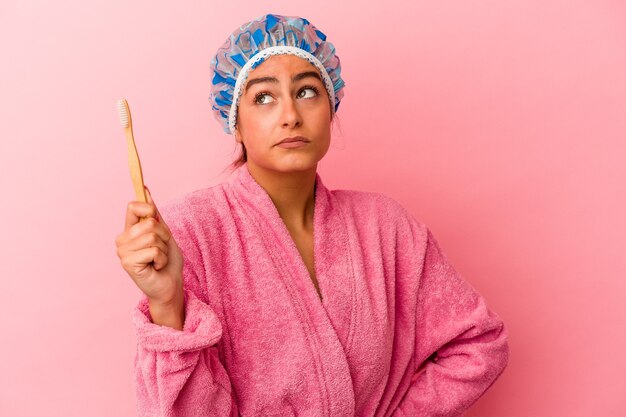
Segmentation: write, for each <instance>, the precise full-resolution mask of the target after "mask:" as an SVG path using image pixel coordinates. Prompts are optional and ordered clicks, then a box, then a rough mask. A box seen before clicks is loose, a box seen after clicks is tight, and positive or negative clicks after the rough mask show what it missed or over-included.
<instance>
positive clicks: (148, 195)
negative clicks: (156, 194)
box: [143, 185, 163, 222]
mask: <svg viewBox="0 0 626 417" xmlns="http://www.w3.org/2000/svg"><path fill="white" fill-rule="evenodd" d="M143 188H145V189H146V198H147V199H148V203H150V204H151V205H153V206H154V209H155V210H156V220H157V221H159V222H161V219H162V218H163V217H162V216H161V213H160V212H159V209H158V207H157V206H156V204H155V203H154V200H153V199H152V194H150V190H149V189H148V187H147V186H146V185H144V186H143Z"/></svg>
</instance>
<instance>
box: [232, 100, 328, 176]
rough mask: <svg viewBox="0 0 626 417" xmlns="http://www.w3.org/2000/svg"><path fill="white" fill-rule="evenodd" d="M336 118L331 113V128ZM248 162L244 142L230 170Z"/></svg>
mask: <svg viewBox="0 0 626 417" xmlns="http://www.w3.org/2000/svg"><path fill="white" fill-rule="evenodd" d="M336 118H337V113H336V112H332V111H331V112H330V122H331V127H332V123H333V122H334V121H335V119H336ZM236 120H237V121H239V115H237V119H236ZM235 128H236V127H235ZM247 160H248V152H247V151H246V146H245V145H244V144H243V142H241V152H240V153H239V157H238V158H237V159H235V160H234V161H233V162H232V163H231V164H230V165H229V168H230V169H231V170H235V169H237V168H239V167H240V166H242V165H243V164H245V163H246V161H247Z"/></svg>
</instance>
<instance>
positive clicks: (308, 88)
mask: <svg viewBox="0 0 626 417" xmlns="http://www.w3.org/2000/svg"><path fill="white" fill-rule="evenodd" d="M306 90H313V91H314V92H315V95H313V96H311V97H303V98H312V97H315V96H317V95H319V93H320V91H319V90H318V89H317V88H316V87H313V86H312V85H306V86H304V87H302V90H300V93H301V92H303V91H306ZM298 95H300V94H298Z"/></svg>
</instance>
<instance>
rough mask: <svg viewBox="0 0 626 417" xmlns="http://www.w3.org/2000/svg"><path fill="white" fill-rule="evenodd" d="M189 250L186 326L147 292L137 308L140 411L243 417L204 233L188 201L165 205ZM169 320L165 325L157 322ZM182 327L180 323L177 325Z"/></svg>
mask: <svg viewBox="0 0 626 417" xmlns="http://www.w3.org/2000/svg"><path fill="white" fill-rule="evenodd" d="M161 211H162V213H163V217H164V219H166V220H167V223H168V224H169V225H170V229H171V232H172V236H173V237H174V239H175V240H176V243H177V244H178V246H179V247H180V250H181V252H182V254H183V258H184V264H183V293H184V295H183V317H184V322H183V323H182V329H180V327H179V326H178V325H175V326H171V327H168V326H167V325H166V324H167V323H168V322H170V323H177V322H178V321H179V320H170V321H168V320H167V319H164V318H163V317H155V318H154V319H155V320H154V321H153V317H152V314H151V312H152V313H155V312H156V313H157V315H158V314H160V313H158V311H159V310H158V309H154V307H153V306H152V309H151V306H150V304H149V301H148V299H147V298H146V297H144V299H142V300H141V301H140V302H139V304H138V305H137V307H136V308H135V309H134V311H133V323H134V325H135V329H136V333H137V351H136V356H135V391H136V399H137V411H138V415H139V416H172V417H174V416H181V417H182V416H185V417H187V416H198V417H199V416H220V417H227V416H238V408H237V404H236V402H235V398H234V394H233V392H232V387H231V382H230V378H229V376H228V374H227V371H226V369H225V368H224V366H223V364H222V363H221V361H220V357H219V356H220V355H219V351H218V347H217V343H218V341H219V340H220V339H221V337H222V325H221V323H220V320H219V318H218V316H217V315H216V313H215V312H214V310H213V309H212V308H211V306H210V305H209V297H212V296H219V294H209V293H208V291H207V282H206V277H205V267H204V264H203V259H202V254H201V253H200V249H199V247H198V243H197V242H198V240H199V238H204V237H202V236H200V237H199V236H195V235H193V233H194V232H193V230H194V229H193V228H192V227H191V223H192V222H193V221H194V220H190V219H189V218H188V217H187V216H186V215H185V216H183V215H180V213H181V212H184V207H182V206H176V205H174V206H165V207H163V209H162V210H161ZM155 322H156V323H161V324H164V325H159V324H156V323H155ZM177 327H178V328H177Z"/></svg>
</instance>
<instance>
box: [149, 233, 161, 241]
mask: <svg viewBox="0 0 626 417" xmlns="http://www.w3.org/2000/svg"><path fill="white" fill-rule="evenodd" d="M147 236H148V237H147V240H148V243H157V242H158V240H159V235H157V234H156V232H148V234H147Z"/></svg>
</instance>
